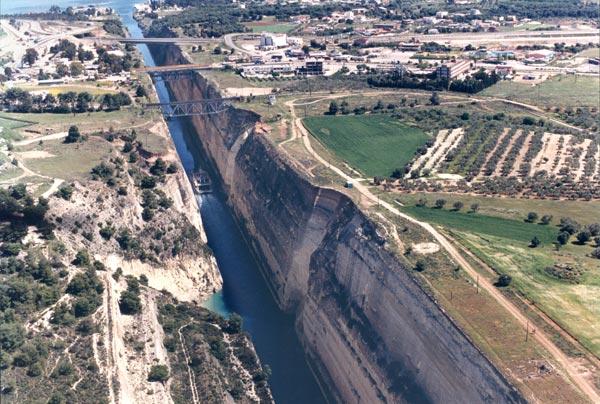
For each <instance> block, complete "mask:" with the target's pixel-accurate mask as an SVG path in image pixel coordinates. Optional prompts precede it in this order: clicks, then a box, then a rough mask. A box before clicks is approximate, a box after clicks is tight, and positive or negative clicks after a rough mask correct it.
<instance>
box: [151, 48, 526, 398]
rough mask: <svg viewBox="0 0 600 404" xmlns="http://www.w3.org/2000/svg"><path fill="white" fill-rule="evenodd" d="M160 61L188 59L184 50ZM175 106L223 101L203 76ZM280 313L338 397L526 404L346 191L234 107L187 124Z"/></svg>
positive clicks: (183, 89)
mask: <svg viewBox="0 0 600 404" xmlns="http://www.w3.org/2000/svg"><path fill="white" fill-rule="evenodd" d="M153 51H154V52H153V53H154V54H155V58H157V59H158V62H159V64H163V63H164V64H178V63H187V61H186V60H185V57H184V56H183V55H182V54H181V52H180V50H179V49H178V48H177V47H170V48H168V50H166V51H164V50H160V51H159V50H158V48H157V49H154V50H153ZM170 87H171V91H172V93H173V96H174V97H175V98H176V99H178V100H181V101H183V100H198V99H208V98H217V97H219V91H218V90H217V89H216V87H215V86H213V85H211V84H210V83H208V82H207V81H206V79H204V78H203V77H202V76H200V75H196V76H195V77H194V78H193V79H191V80H178V81H174V82H171V83H170ZM190 120H191V122H192V124H193V125H194V127H195V128H196V131H197V134H198V138H199V141H200V142H201V144H202V147H203V149H204V150H205V152H206V154H207V156H208V157H209V159H210V161H211V163H212V165H213V167H214V168H215V171H216V172H218V174H219V176H220V180H221V182H222V187H223V188H224V191H225V193H226V194H227V196H228V203H229V205H230V206H231V208H232V209H233V211H234V213H235V215H236V217H237V219H238V221H239V223H240V225H241V228H242V230H243V231H244V232H245V233H246V236H247V239H248V242H249V243H250V244H251V247H252V249H253V251H254V253H255V254H256V256H257V258H258V260H259V261H260V262H261V263H262V267H263V270H264V275H265V278H266V279H267V280H268V282H269V283H270V287H271V290H272V291H273V294H274V296H275V297H276V299H277V301H278V303H279V305H280V306H281V308H282V309H284V310H286V311H289V312H293V313H295V314H296V319H297V320H296V328H297V332H298V335H299V337H300V339H301V341H302V343H303V346H304V348H305V351H306V354H307V355H308V356H309V358H310V359H311V362H312V363H314V364H315V368H316V371H317V373H318V375H319V377H320V379H321V380H322V381H324V382H325V384H326V385H327V386H328V387H329V389H330V393H331V395H332V397H334V398H335V400H337V401H340V402H361V403H375V402H445V403H475V402H523V401H524V399H523V398H522V396H521V395H520V393H519V392H518V391H517V390H516V389H515V388H514V387H513V386H511V385H510V383H509V382H508V381H507V380H506V379H505V377H504V376H503V375H502V374H501V373H500V372H499V371H498V370H497V369H496V368H495V367H494V366H493V365H492V364H491V363H490V362H489V360H487V358H486V357H485V356H484V355H483V354H482V353H481V352H480V351H479V350H478V349H477V348H476V347H475V346H474V345H473V343H472V342H471V341H470V340H469V339H468V337H467V336H466V335H464V334H463V333H462V332H461V331H460V330H459V329H458V328H457V327H456V326H455V324H454V323H453V322H452V321H451V319H450V318H449V317H448V316H447V315H446V314H445V313H444V312H443V310H442V309H441V308H440V307H438V306H437V305H436V303H435V302H434V301H433V300H432V299H431V298H430V297H429V296H428V294H427V293H426V292H425V291H423V290H422V289H421V287H420V286H419V285H418V284H417V282H416V281H415V280H414V279H413V277H412V275H411V273H410V271H409V270H408V269H407V268H405V267H403V264H402V263H401V262H399V261H398V260H397V259H395V257H394V256H393V255H392V254H391V253H390V252H389V251H388V250H387V249H386V248H385V240H384V239H383V238H382V237H381V236H379V235H378V234H377V231H376V228H375V225H374V223H372V222H371V221H370V220H369V219H368V218H367V217H366V216H365V215H364V214H363V213H362V212H361V211H360V210H359V208H358V207H357V206H356V205H355V204H354V202H353V201H352V200H351V199H349V198H348V197H347V196H345V195H344V194H342V193H340V192H338V191H335V190H332V189H326V188H320V187H317V186H315V185H313V184H311V183H310V181H309V180H308V178H306V177H305V176H304V175H303V174H302V173H301V172H300V171H299V170H297V169H295V168H294V165H293V163H291V162H289V161H288V160H287V159H286V158H285V157H284V156H283V155H282V154H281V153H279V152H278V150H277V149H276V147H275V146H274V145H273V144H272V143H271V142H270V141H269V140H268V139H267V137H266V136H265V135H264V133H263V132H262V130H261V129H260V125H255V124H256V123H257V122H258V121H259V120H260V117H259V116H258V115H256V114H254V113H252V112H249V111H245V110H240V109H235V108H231V109H230V110H228V111H227V112H225V113H220V114H215V115H207V116H201V117H193V118H190Z"/></svg>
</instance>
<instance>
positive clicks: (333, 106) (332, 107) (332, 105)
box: [327, 101, 338, 115]
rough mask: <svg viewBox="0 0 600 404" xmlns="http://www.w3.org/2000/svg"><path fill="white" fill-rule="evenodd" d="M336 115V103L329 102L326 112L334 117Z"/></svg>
mask: <svg viewBox="0 0 600 404" xmlns="http://www.w3.org/2000/svg"><path fill="white" fill-rule="evenodd" d="M337 113H338V105H337V102H335V101H331V102H330V103H329V110H328V111H327V114H328V115H335V114H337Z"/></svg>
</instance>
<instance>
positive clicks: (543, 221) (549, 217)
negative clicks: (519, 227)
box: [540, 215, 552, 225]
mask: <svg viewBox="0 0 600 404" xmlns="http://www.w3.org/2000/svg"><path fill="white" fill-rule="evenodd" d="M551 221H552V215H544V216H542V219H541V220H540V223H541V224H544V225H547V224H550V222H551Z"/></svg>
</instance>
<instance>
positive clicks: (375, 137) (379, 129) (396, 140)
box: [304, 115, 428, 177]
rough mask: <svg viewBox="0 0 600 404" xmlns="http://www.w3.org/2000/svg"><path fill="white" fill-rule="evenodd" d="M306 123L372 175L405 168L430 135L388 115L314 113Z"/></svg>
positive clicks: (332, 147) (352, 163)
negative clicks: (321, 114) (329, 114)
mask: <svg viewBox="0 0 600 404" xmlns="http://www.w3.org/2000/svg"><path fill="white" fill-rule="evenodd" d="M304 125H305V126H306V128H307V129H308V130H309V131H310V133H311V134H312V135H313V136H314V137H316V138H317V139H318V140H319V141H321V142H322V143H323V144H324V145H325V147H327V148H328V149H329V150H330V151H332V152H333V153H334V154H335V155H336V156H337V157H339V158H340V159H342V160H344V161H346V162H347V163H348V164H349V165H350V166H352V167H353V168H355V169H357V170H359V171H360V172H362V173H364V174H365V175H367V176H369V177H373V176H378V175H380V176H389V175H390V174H391V173H392V172H393V171H394V169H396V168H403V167H404V166H405V165H406V164H407V163H409V162H410V161H411V160H412V158H413V156H414V154H415V151H416V150H417V149H418V148H419V146H422V145H423V144H424V143H425V142H426V141H427V139H428V136H427V135H426V134H425V133H424V132H423V131H422V130H420V129H418V128H414V127H411V126H407V125H405V124H403V123H402V122H400V121H398V120H396V119H394V118H392V117H390V116H386V115H351V116H311V117H308V118H305V119H304Z"/></svg>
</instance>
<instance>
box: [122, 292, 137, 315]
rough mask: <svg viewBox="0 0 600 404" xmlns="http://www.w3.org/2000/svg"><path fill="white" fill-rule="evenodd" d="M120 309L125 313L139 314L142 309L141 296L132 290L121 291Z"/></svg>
mask: <svg viewBox="0 0 600 404" xmlns="http://www.w3.org/2000/svg"><path fill="white" fill-rule="evenodd" d="M119 309H120V310H121V313H123V314H137V313H139V312H140V311H141V310H142V302H141V301H140V297H139V296H138V295H137V294H135V293H134V292H132V291H130V290H126V291H124V292H123V293H121V298H120V299H119Z"/></svg>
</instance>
